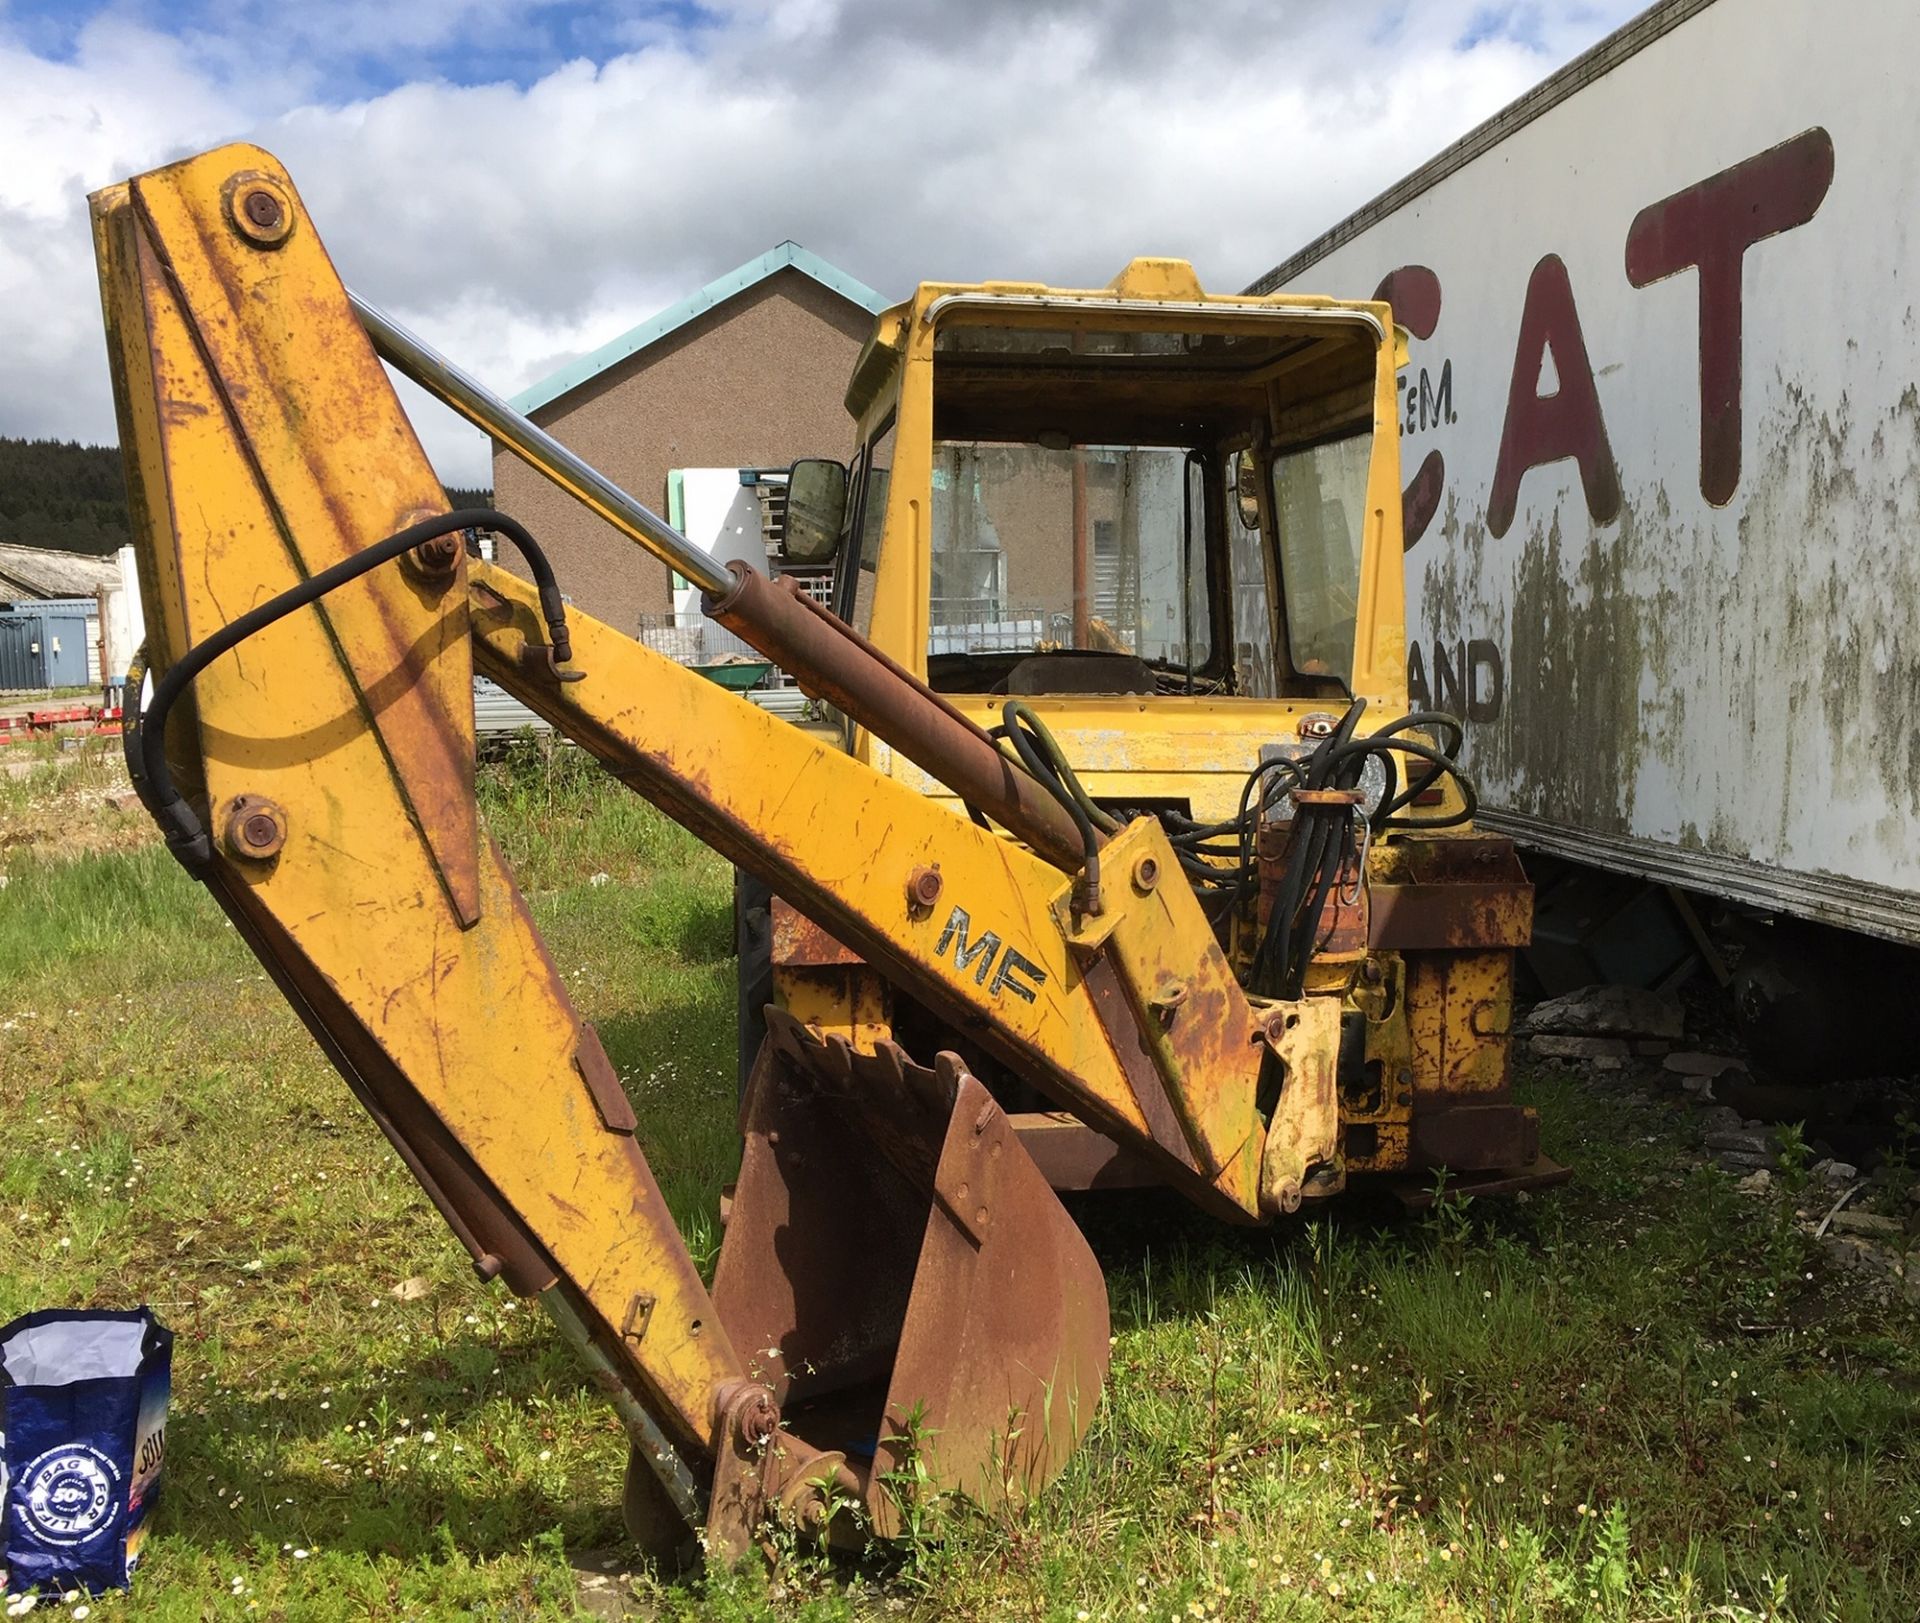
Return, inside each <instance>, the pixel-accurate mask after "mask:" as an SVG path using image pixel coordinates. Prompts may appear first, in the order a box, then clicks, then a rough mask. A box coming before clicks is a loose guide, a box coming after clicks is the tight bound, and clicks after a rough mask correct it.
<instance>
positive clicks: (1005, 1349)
mask: <svg viewBox="0 0 1920 1623" xmlns="http://www.w3.org/2000/svg"><path fill="white" fill-rule="evenodd" d="M741 1117H742V1120H741V1127H742V1133H743V1136H744V1138H745V1141H746V1145H745V1153H744V1156H743V1159H742V1161H741V1166H740V1177H739V1181H738V1183H737V1185H736V1186H735V1192H734V1196H733V1201H732V1207H731V1210H730V1212H729V1215H728V1218H727V1225H726V1239H725V1242H724V1243H723V1245H722V1246H721V1250H720V1261H719V1265H718V1268H717V1270H716V1273H715V1277H714V1287H713V1298H714V1303H715V1305H716V1307H717V1308H718V1310H719V1313H720V1316H721V1320H722V1323H723V1324H724V1325H725V1327H726V1330H727V1334H728V1336H729V1338H730V1339H731V1340H732V1342H733V1345H734V1346H735V1347H736V1348H737V1349H738V1350H739V1356H740V1358H741V1359H742V1361H743V1362H744V1363H745V1365H746V1366H747V1371H748V1374H749V1375H750V1376H751V1377H752V1378H753V1379H755V1380H757V1381H763V1382H765V1383H766V1384H767V1385H768V1386H769V1387H771V1389H772V1392H773V1397H774V1400H775V1402H776V1403H778V1404H779V1406H780V1412H781V1415H782V1417H783V1424H784V1426H785V1427H786V1429H788V1430H790V1431H791V1432H792V1433H793V1434H794V1435H795V1436H796V1437H797V1438H798V1439H799V1440H800V1441H802V1442H804V1443H806V1444H808V1445H810V1446H811V1447H813V1448H815V1449H818V1450H821V1451H823V1452H826V1453H830V1454H837V1455H840V1456H843V1457H844V1459H845V1461H846V1471H847V1474H848V1476H849V1477H850V1478H851V1480H852V1482H853V1484H855V1485H856V1486H857V1490H858V1497H859V1498H860V1499H861V1500H862V1501H863V1502H864V1504H865V1507H866V1514H867V1519H868V1522H869V1524H870V1531H871V1533H872V1534H873V1535H875V1536H877V1537H880V1538H887V1537H891V1536H893V1535H895V1534H896V1533H897V1532H898V1531H899V1530H900V1526H901V1512H902V1508H903V1497H904V1494H905V1493H906V1492H907V1491H909V1490H908V1488H907V1486H906V1485H907V1484H909V1483H911V1484H913V1487H912V1489H911V1491H914V1492H925V1491H926V1490H928V1489H931V1490H933V1491H934V1492H957V1493H960V1494H964V1495H966V1496H967V1497H968V1498H970V1499H972V1500H973V1501H975V1502H976V1503H983V1504H1003V1503H1008V1502H1012V1503H1016V1504H1017V1503H1019V1502H1022V1501H1024V1500H1025V1499H1027V1498H1028V1497H1030V1496H1031V1495H1033V1494H1035V1493H1037V1492H1038V1491H1039V1490H1040V1489H1041V1488H1042V1487H1044V1486H1045V1485H1046V1484H1047V1483H1048V1482H1049V1481H1051V1480H1052V1478H1053V1477H1054V1476H1055V1475H1056V1474H1058V1472H1059V1471H1060V1469H1061V1467H1062V1466H1064V1465H1065V1464H1066V1462H1067V1460H1068V1458H1069V1457H1070V1456H1071V1455H1072V1453H1073V1450H1074V1447H1075V1445H1076V1444H1077V1443H1078V1442H1079V1440H1080V1438H1081V1436H1082V1434H1083V1433H1084V1432H1085V1431H1086V1429H1087V1426H1088V1423H1089V1422H1090V1421H1091V1419H1092V1417H1093V1412H1094V1409H1095V1406H1096V1405H1097V1404H1098V1402H1099V1398H1100V1388H1101V1384H1102V1382H1103V1381H1104V1380H1105V1378H1106V1371H1107V1353H1108V1321H1107V1288H1106V1280H1105V1278H1104V1277H1103V1276H1102V1274H1101V1272H1100V1265H1099V1263H1098V1262H1096V1261H1095V1260H1094V1256H1093V1253H1092V1251H1091V1250H1089V1249H1088V1246H1087V1242H1086V1240H1085V1239H1084V1238H1083V1237H1082V1235H1081V1233H1080V1230H1079V1229H1078V1227H1077V1226H1076V1225H1075V1224H1074V1222H1073V1220H1072V1218H1070V1217H1069V1216H1068V1215H1067V1213H1066V1211H1065V1210H1064V1208H1062V1206H1061V1205H1060V1202H1059V1200H1058V1198H1057V1197H1056V1196H1055V1194H1054V1192H1053V1190H1052V1188H1051V1187H1050V1186H1049V1185H1048V1183H1047V1181H1046V1179H1045V1178H1043V1177H1042V1176H1041V1174H1040V1172H1039V1170H1038V1169H1037V1168H1036V1167H1035V1166H1034V1164H1033V1162H1032V1160H1031V1159H1030V1158H1029V1157H1028V1155H1027V1153H1026V1151H1025V1150H1023V1149H1022V1148H1021V1146H1020V1143H1019V1140H1018V1138H1017V1137H1016V1135H1015V1133H1014V1130H1013V1126H1012V1124H1011V1123H1010V1122H1009V1121H1008V1119H1007V1117H1006V1115H1005V1114H1004V1113H1003V1112H1002V1110H1001V1109H1000V1107H999V1105H998V1104H996V1103H995V1102H994V1100H993V1098H992V1096H991V1095H990V1094H989V1093H988V1092H987V1090H986V1088H985V1087H984V1086H983V1085H982V1084H981V1083H980V1082H979V1081H978V1080H977V1079H976V1078H975V1077H973V1076H972V1075H971V1074H969V1073H968V1071H967V1069H966V1068H965V1066H964V1065H963V1064H962V1063H961V1062H960V1061H959V1060H958V1059H957V1058H956V1057H955V1056H954V1055H952V1054H945V1053H943V1054H941V1055H940V1056H939V1057H938V1059H937V1060H936V1061H935V1063H934V1065H933V1067H932V1068H931V1069H928V1068H926V1067H924V1066H921V1065H917V1064H915V1063H914V1062H913V1061H911V1060H909V1059H908V1058H907V1057H906V1055H905V1054H904V1053H903V1052H902V1051H901V1050H900V1049H899V1048H897V1047H896V1046H894V1045H893V1044H891V1043H882V1044H881V1045H880V1046H879V1049H878V1051H877V1052H876V1053H874V1054H870V1055H869V1054H862V1053H859V1052H856V1051H855V1050H854V1049H853V1048H852V1047H850V1046H849V1045H848V1044H847V1043H846V1042H845V1041H844V1040H842V1039H840V1038H838V1037H829V1038H828V1039H826V1040H824V1041H823V1040H822V1039H821V1038H820V1037H819V1036H818V1035H816V1034H815V1033H813V1032H812V1031H810V1030H809V1029H808V1028H807V1027H805V1026H803V1025H801V1024H800V1023H799V1022H798V1021H796V1020H794V1019H793V1018H792V1017H791V1016H788V1015H786V1014H783V1013H782V1012H781V1011H779V1010H777V1009H769V1010H768V1013H767V1040H766V1042H765V1044H764V1046H763V1047H762V1048H761V1051H760V1055H759V1059H758V1061H757V1063H756V1065H755V1067H754V1072H753V1076H752V1079H751V1081H750V1083H749V1085H748V1090H747V1096H746V1100H745V1103H744V1104H743V1106H742V1110H741Z"/></svg>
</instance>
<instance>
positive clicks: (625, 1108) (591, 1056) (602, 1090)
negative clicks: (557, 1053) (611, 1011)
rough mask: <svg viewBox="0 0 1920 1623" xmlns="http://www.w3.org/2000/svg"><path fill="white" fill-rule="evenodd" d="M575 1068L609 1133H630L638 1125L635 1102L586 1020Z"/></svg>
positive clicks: (577, 1043) (581, 1028) (579, 1041)
mask: <svg viewBox="0 0 1920 1623" xmlns="http://www.w3.org/2000/svg"><path fill="white" fill-rule="evenodd" d="M573 1068H574V1069H575V1070H576V1071H578V1072H579V1073H580V1077H581V1080H582V1081H584V1082H585V1083H586V1084H587V1091H588V1092H589V1093H591V1094H592V1095H593V1108H594V1109H595V1110H597V1111H599V1112H600V1120H601V1122H602V1123H603V1124H604V1125H605V1127H606V1129H607V1131H608V1132H610V1133H631V1132H632V1131H633V1130H634V1128H636V1127H637V1126H639V1122H638V1121H637V1120H636V1119H635V1117H634V1114H633V1103H632V1101H631V1100H629V1099H628V1098H627V1091H626V1089H625V1088H623V1087H621V1086H620V1076H619V1073H618V1072H617V1071H615V1070H614V1068H613V1061H612V1060H610V1059H608V1058H607V1051H606V1049H605V1048H604V1047H603V1046H601V1042H600V1033H599V1032H597V1031H595V1030H594V1029H593V1026H592V1025H591V1024H590V1023H589V1022H588V1021H585V1020H582V1021H581V1022H580V1036H579V1039H578V1041H577V1042H576V1044H575V1046H574V1050H573Z"/></svg>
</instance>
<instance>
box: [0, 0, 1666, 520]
mask: <svg viewBox="0 0 1920 1623" xmlns="http://www.w3.org/2000/svg"><path fill="white" fill-rule="evenodd" d="M1643 4H1644V0H1507V3H1488V0H1264V3H1263V0H1208V3H1206V4H1204V5H1200V4H1194V3H1191V0H1188V3H1186V4H1181V3H1179V0H1104V3H1097V0H964V3H962V0H948V3H940V0H711V3H707V4H701V3H696V0H654V3H646V0H641V3H630V4H623V5H616V4H611V3H603V0H492V3H489V0H291V3H289V0H108V3H104V4H95V3H88V0H0V85H4V86H5V87H6V94H5V96H4V98H0V434H15V435H31V436H38V437H50V438H60V439H79V440H86V441H97V442H102V443H107V442H111V440H112V439H113V436H114V425H113V410H112V402H111V397H110V392H109V385H108V379H107V370H106V356H105V348H104V344H103V340H102V337H101V329H100V306H99V293H98V284H97V282H96V280H95V276H94V269H93V255H92V245H91V240H90V237H89V234H88V229H87V215H86V195H87V193H88V192H89V191H90V190H92V189H94V188H95V187H98V186H101V185H105V184H107V183H109V182H112V181H116V180H122V179H125V178H126V177H128V176H129V175H133V174H137V173H139V172H141V171H142V170H146V169H150V168H153V167H155V166H157V165H159V164H162V163H167V162H170V161H172V160H174V159H176V158H181V157H185V156H188V155H190V154H192V153H194V152H198V151H202V150H204V149H206V148H208V147H212V146H217V145H219V144H221V143H223V142H226V141H231V140H249V141H255V142H258V143H259V144H260V145H262V146H264V147H266V148H268V149H269V150H270V151H272V152H274V153H275V154H277V155H278V156H279V157H280V158H281V160H282V161H283V162H285V163H286V165H287V166H288V168H289V170H290V171H291V173H292V175H293V178H294V182H295V184H296V185H297V186H298V187H299V188H300V192H301V195H302V197H303V199H304V201H305V202H306V204H307V207H308V209H309V210H310V211H311V213H312V215H313V217H314V220H315V222H316V224H317V225H318V227H319V229H320V233H321V235H322V237H323V238H324V239H325V240H326V242H327V245H328V247H329V249H330V250H331V252H332V254H333V258H334V262H335V264H336V265H337V266H338V267H339V269H340V272H341V274H342V276H343V278H344V279H345V280H346V282H347V285H348V286H349V287H351V288H353V289H354V291H355V292H357V293H359V294H360V295H362V296H363V297H365V298H367V299H369V300H371V301H372V302H373V303H375V304H377V305H379V306H381V307H382V308H384V309H386V310H387V311H388V312H389V313H390V314H392V315H393V316H395V317H396V318H398V319H399V320H401V321H402V322H403V323H405V324H406V325H407V326H409V327H411V328H412V329H413V330H414V331H416V332H418V333H419V334H420V335H421V336H422V337H423V338H425V339H426V340H428V341H429V342H430V343H432V344H433V345H434V346H435V347H436V348H438V349H440V350H441V351H442V352H443V353H446V354H448V355H450V356H452V357H453V358H454V359H456V360H458V361H459V362H460V363H461V364H462V366H463V367H464V368H465V369H466V370H467V371H469V372H471V373H472V374H474V375H475V376H476V377H478V378H480V379H481V380H482V381H484V382H486V383H487V384H489V385H490V386H491V387H493V388H494V389H496V390H497V391H499V392H501V393H504V394H511V393H514V392H516V391H518V390H519V389H522V388H524V387H526V386H527V385H528V384H531V383H533V382H536V381H537V380H539V379H540V378H542V377H544V376H545V375H546V374H547V373H548V372H550V371H552V370H554V369H555V368H556V367H558V366H560V365H562V364H563V363H565V362H566V361H567V360H569V359H571V358H573V357H575V356H577V355H580V354H582V353H584V352H585V351H588V350H591V349H593V348H596V347H597V346H598V345H600V344H601V343H604V342H605V341H606V340H608V339H609V338H612V337H615V336H616V335H618V334H619V333H621V332H624V331H625V330H626V329H627V328H629V327H631V326H633V325H634V324H635V323H637V322H639V321H642V320H644V319H645V318H646V317H648V316H649V315H651V314H653V313H654V312H656V311H658V310H660V309H662V308H664V307H666V306H668V305H670V304H673V303H675V302H677V301H678V300H680V299H681V298H684V297H685V296H686V295H687V294H689V293H691V292H692V291H694V290H695V289H696V288H698V287H700V286H701V285H703V284H704V283H706V282H708V281H710V280H712V279H713V278H714V277H716V276H718V275H721V274H722V273H724V272H726V271H728V270H731V269H732V268H733V267H735V266H736V265H740V264H743V263H744V262H746V261H748V260H750V259H752V258H754V257H755V256H757V255H758V254H760V253H762V252H764V251H765V250H766V249H768V248H769V247H772V246H773V245H774V244H776V243H778V242H780V241H781V240H782V239H784V238H788V237H791V238H793V239H794V240H796V241H798V242H800V243H802V244H804V245H805V246H806V247H808V248H810V249H812V250H813V252H815V253H816V254H818V255H820V256H821V257H822V258H824V259H826V260H827V261H829V262H830V263H832V264H834V265H836V266H838V267H839V268H840V269H841V270H843V271H845V272H846V273H847V274H848V275H850V276H853V277H855V278H857V279H858V280H860V281H862V282H865V283H867V284H868V285H869V286H871V287H874V288H876V289H878V290H879V291H880V292H881V293H883V294H885V295H887V296H888V297H890V298H893V297H904V296H905V295H906V294H907V293H908V292H909V291H910V290H911V288H912V286H913V284H914V283H916V282H918V281H921V280H959V281H971V280H984V279H987V278H1003V279H1008V280H1033V281H1044V282H1051V283H1054V284H1055V285H1060V286H1098V285H1100V284H1102V283H1105V282H1106V281H1108V280H1110V279H1111V278H1112V276H1113V275H1114V274H1115V272H1117V271H1118V270H1119V269H1120V267H1121V266H1122V265H1124V264H1125V263H1126V261H1127V260H1129V259H1131V258H1133V257H1134V256H1135V255H1137V254H1170V255H1175V256H1178V257H1181V258H1186V259H1191V260H1192V261H1193V262H1194V264H1195V266H1196V268H1197V269H1198V271H1199V273H1200V278H1201V281H1202V282H1203V284H1205V285H1206V286H1208V287H1211V288H1216V289H1219V290H1223V291H1235V290H1237V289H1239V288H1241V287H1243V286H1245V285H1246V284H1247V283H1248V282H1249V281H1251V280H1252V279H1253V278H1254V277H1256V276H1258V275H1259V274H1260V273H1261V272H1263V271H1265V270H1266V269H1268V268H1269V267H1270V266H1272V265H1273V264H1275V263H1277V262H1278V261H1280V260H1281V259H1283V258H1285V257H1286V256H1287V255H1288V254H1289V253H1291V252H1292V251H1293V250H1294V249H1295V248H1297V247H1299V246H1300V245H1301V244H1303V243H1304V242H1306V241H1307V240H1309V239H1310V238H1312V237H1313V236H1315V235H1317V234H1318V233H1319V232H1320V231H1321V230H1323V229H1324V228H1325V227H1327V226H1329V225H1331V224H1333V223H1334V222H1335V221H1337V220H1339V219H1341V218H1342V217H1344V216H1345V215H1346V214H1348V213H1350V212H1351V211H1352V210H1353V209H1355V208H1356V207H1358V206H1359V205H1360V204H1362V203H1363V202H1365V201H1366V200H1367V199H1368V198H1369V197H1371V196H1373V195H1374V194H1375V193H1376V192H1378V191H1380V190H1382V189H1383V188H1384V187H1386V186H1387V185H1390V184H1391V183H1392V182H1393V181H1395V180H1396V179H1398V178H1399V177H1400V176H1401V175H1403V174H1405V173H1406V172H1407V171H1408V170H1410V169H1412V168H1414V167H1415V166H1416V165H1418V164H1419V163H1420V162H1421V161H1422V160H1423V159H1425V158H1427V157H1429V156H1431V155H1432V154H1433V153H1434V152H1435V151H1437V150H1439V149H1440V148H1441V147H1443V146H1445V145H1446V144H1447V143H1448V142H1449V141H1451V140H1452V139H1453V138H1454V137H1456V136H1457V135H1459V134H1461V133H1463V132H1464V131H1466V130H1468V129H1470V128H1472V127H1473V125H1475V124H1477V123H1479V122H1480V121H1481V120H1482V119H1484V118H1486V117H1487V116H1489V115H1490V114H1492V113H1494V112H1497V111H1498V110H1499V109H1500V108H1501V107H1502V106H1504V105H1505V104H1506V103H1507V102H1509V101H1511V100H1512V99H1513V98H1514V97H1515V96H1518V95H1520V94H1521V93H1522V92H1524V91H1525V90H1527V89H1528V88H1530V87H1531V86H1532V85H1534V84H1535V83H1537V82H1538V81H1539V80H1540V79H1542V78H1543V77H1545V76H1546V75H1547V74H1548V73H1550V72H1552V71H1553V69H1555V68H1556V67H1558V66H1560V65H1561V64H1562V63H1563V62H1565V61H1567V60H1569V59H1570V58H1571V57H1573V56H1576V55H1578V54H1579V53H1580V52H1581V51H1582V50H1585V49H1586V48H1587V47H1588V46H1590V45H1592V44H1593V43H1594V42H1595V41H1597V40H1598V39H1600V38H1601V37H1603V36H1604V35H1605V34H1607V33H1609V32H1610V31H1612V30H1613V29H1614V28H1616V27H1618V26H1619V25H1620V24H1621V23H1622V22H1624V21H1626V20H1627V18H1628V17H1630V16H1632V15H1633V14H1634V13H1635V12H1637V11H1638V10H1640V9H1641V8H1642V5H1643ZM1325 291H1328V292H1335V293H1355V294H1361V295H1364V294H1366V293H1370V292H1371V291H1372V290H1371V289H1370V288H1365V289H1335V288H1329V289H1326V290H1325ZM405 398H406V399H407V403H408V410H409V411H410V412H411V413H412V414H413V416H414V419H415V422H416V424H417V426H418V427H419V428H420V431H421V434H422V437H423V439H424V440H425V442H426V445H427V448H428V451H429V454H430V455H431V456H432V457H433V460H434V463H435V465H436V467H437V468H438V469H439V471H440V473H441V476H442V478H443V479H445V480H446V481H447V482H448V483H451V484H462V485H472V484H485V483H488V482H489V481H490V474H489V470H488V466H487V452H486V446H485V442H484V440H482V438H481V437H480V436H479V435H478V434H477V433H475V432H474V431H472V430H470V429H468V428H466V427H465V426H464V425H463V424H460V423H459V422H457V421H456V420H455V419H453V418H452V416H451V414H449V413H446V412H445V411H444V410H443V409H442V408H440V407H438V406H437V405H435V404H434V403H432V402H430V401H427V400H426V399H425V397H424V396H421V395H419V394H418V393H417V391H409V392H408V393H407V394H406V396H405Z"/></svg>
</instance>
